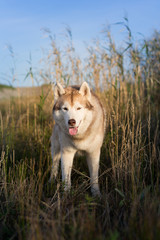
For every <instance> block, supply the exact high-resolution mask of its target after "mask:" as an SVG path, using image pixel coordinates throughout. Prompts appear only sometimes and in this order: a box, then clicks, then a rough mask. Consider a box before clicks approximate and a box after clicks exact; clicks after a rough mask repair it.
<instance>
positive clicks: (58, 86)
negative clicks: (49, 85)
mask: <svg viewBox="0 0 160 240" xmlns="http://www.w3.org/2000/svg"><path fill="white" fill-rule="evenodd" d="M63 94H65V90H64V88H63V87H62V85H61V84H60V83H57V84H56V86H55V87H54V100H55V101H56V100H57V99H58V98H59V97H60V96H61V95H63Z"/></svg>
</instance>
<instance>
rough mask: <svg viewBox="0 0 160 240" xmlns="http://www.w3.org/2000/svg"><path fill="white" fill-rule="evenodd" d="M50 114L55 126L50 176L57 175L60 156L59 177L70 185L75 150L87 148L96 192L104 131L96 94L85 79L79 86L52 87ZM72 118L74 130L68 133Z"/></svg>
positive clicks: (66, 188)
mask: <svg viewBox="0 0 160 240" xmlns="http://www.w3.org/2000/svg"><path fill="white" fill-rule="evenodd" d="M55 100H56V101H55V104H54V107H53V117H54V120H55V126H54V130H53V134H52V137H51V146H52V149H51V152H52V158H53V166H52V173H51V179H52V177H53V176H55V177H56V175H57V170H58V164H59V159H60V156H61V168H62V180H63V181H64V182H65V190H68V189H70V187H71V180H70V177H71V168H72V164H73V158H74V155H75V153H76V152H77V151H79V150H82V151H85V152H86V155H87V163H88V167H89V171H90V177H91V190H92V193H93V194H99V193H100V192H99V186H98V169H99V160H100V149H101V146H102V143H103V138H104V132H105V111H104V108H103V106H102V104H101V102H100V100H99V98H98V97H97V96H96V95H95V94H94V93H93V92H92V91H90V88H89V86H88V84H87V83H86V82H84V83H83V84H82V85H81V87H78V86H73V87H67V88H65V89H64V88H63V87H62V86H61V85H60V84H58V85H57V86H56V88H55ZM70 119H74V120H75V122H76V125H75V129H77V131H78V132H77V134H75V135H70V134H69V128H70V126H69V125H68V121H69V120H70Z"/></svg>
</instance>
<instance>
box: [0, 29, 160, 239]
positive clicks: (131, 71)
mask: <svg viewBox="0 0 160 240" xmlns="http://www.w3.org/2000/svg"><path fill="white" fill-rule="evenodd" d="M128 33H129V34H128V41H129V43H128V47H126V49H125V50H126V51H124V49H122V50H121V52H120V51H119V52H118V51H117V49H116V45H115V43H114V41H113V40H112V37H111V35H110V32H107V34H108V39H109V41H108V42H107V43H106V45H107V50H106V48H105V46H102V45H103V44H100V43H99V42H97V43H96V46H95V48H93V47H92V48H90V49H89V55H88V60H87V61H86V64H85V66H84V67H83V69H82V65H81V64H82V62H81V60H80V59H79V58H77V57H76V54H75V52H74V48H73V43H72V41H71V39H70V42H69V44H68V46H67V51H66V52H67V54H65V55H64V54H63V51H62V50H60V49H59V48H58V47H57V45H56V42H55V41H53V39H52V49H51V50H52V51H51V53H50V54H49V55H48V58H47V60H46V61H47V65H46V66H48V67H46V69H45V71H41V73H40V76H41V78H43V80H45V81H47V79H48V78H49V79H53V78H55V79H56V80H59V81H61V82H63V83H64V82H65V83H68V82H70V83H74V82H76V83H81V82H82V80H83V79H87V80H88V82H89V83H90V84H91V85H92V86H94V87H95V91H96V92H97V94H98V95H99V96H100V97H101V99H102V101H103V102H104V105H105V106H106V113H107V114H106V115H107V130H106V136H105V140H104V144H103V147H102V154H101V164H100V173H99V183H100V188H101V193H102V199H101V200H100V199H94V198H92V197H91V194H90V185H89V178H88V169H87V165H86V162H85V160H83V157H77V158H76V159H75V162H74V169H73V171H72V190H71V192H70V193H69V194H67V195H65V194H64V192H63V186H62V184H61V175H60V173H59V177H58V179H57V181H55V182H54V183H52V185H50V184H49V183H48V179H49V172H50V165H51V156H50V141H49V138H50V135H51V130H52V127H53V122H52V117H51V109H52V106H53V93H52V90H51V86H50V85H49V86H45V87H44V88H45V90H43V91H42V92H41V96H40V97H30V98H27V97H25V98H24V97H23V98H22V97H19V98H17V99H12V100H10V101H8V102H5V103H4V102H1V103H0V151H1V158H0V171H1V173H0V200H1V202H0V236H1V239H38V240H39V239H45V240H47V239H88V240H89V239H109V240H117V239H126V240H129V239H144V240H146V239H148V240H151V239H154V240H155V239H159V237H160V201H159V200H160V194H159V190H160V172H159V169H160V150H159V144H160V129H159V117H160V102H159V90H160V86H159V82H158V81H159V80H158V78H157V75H156V76H155V74H154V66H153V63H152V64H150V58H149V56H148V55H147V54H146V52H145V49H146V48H147V45H143V47H142V45H139V46H137V45H136V47H135V46H134V42H132V38H131V35H130V31H128ZM145 44H146V42H145ZM63 57H64V58H65V62H64V59H63ZM126 61H127V64H125V63H124V62H126ZM127 66H128V67H127Z"/></svg>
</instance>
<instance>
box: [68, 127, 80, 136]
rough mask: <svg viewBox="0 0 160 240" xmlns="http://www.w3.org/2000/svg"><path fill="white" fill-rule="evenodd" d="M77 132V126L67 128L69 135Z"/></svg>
mask: <svg viewBox="0 0 160 240" xmlns="http://www.w3.org/2000/svg"><path fill="white" fill-rule="evenodd" d="M77 132H78V128H77V127H75V128H69V134H70V135H72V136H73V135H76V134H77Z"/></svg>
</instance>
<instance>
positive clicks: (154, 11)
mask: <svg viewBox="0 0 160 240" xmlns="http://www.w3.org/2000/svg"><path fill="white" fill-rule="evenodd" d="M126 14H127V16H128V19H129V24H130V28H131V29H132V31H133V34H134V35H135V36H136V34H137V36H138V32H140V33H142V34H143V35H144V36H145V37H146V38H147V37H149V36H151V34H152V33H153V31H154V30H155V29H157V30H160V0H119V1H118V0H110V1H109V0H97V1H96V0H79V1H78V0H26V1H25V0H24V1H23V0H0V83H2V82H3V83H7V81H10V82H11V83H12V81H11V76H12V68H14V69H15V71H16V76H17V78H18V79H19V81H16V82H15V83H14V85H20V86H21V85H31V82H29V80H26V81H25V82H24V77H25V74H26V72H27V71H28V69H29V64H28V62H27V60H29V55H30V53H31V55H32V61H33V66H34V67H37V66H38V64H39V60H40V59H41V57H42V50H41V49H45V48H49V40H47V39H46V38H44V33H43V31H42V29H43V28H48V29H50V30H51V32H52V34H56V36H58V37H59V38H60V39H61V40H62V38H63V35H62V33H63V32H64V29H65V26H66V24H67V25H69V26H70V28H71V30H72V35H73V41H74V42H75V47H76V50H77V53H78V54H80V55H81V56H83V55H85V47H84V42H87V43H90V41H91V40H92V39H93V38H96V37H97V36H99V35H100V34H101V33H100V32H101V30H102V29H103V27H104V25H105V24H106V25H107V24H114V23H116V22H120V21H123V17H124V16H125V15H126ZM113 34H114V38H115V39H117V41H118V40H119V39H120V36H121V34H122V33H121V28H120V27H117V26H113ZM62 41H63V40H62ZM10 46H11V47H12V49H13V51H14V59H12V57H11V54H10V52H9V48H10ZM14 64H15V66H14Z"/></svg>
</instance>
